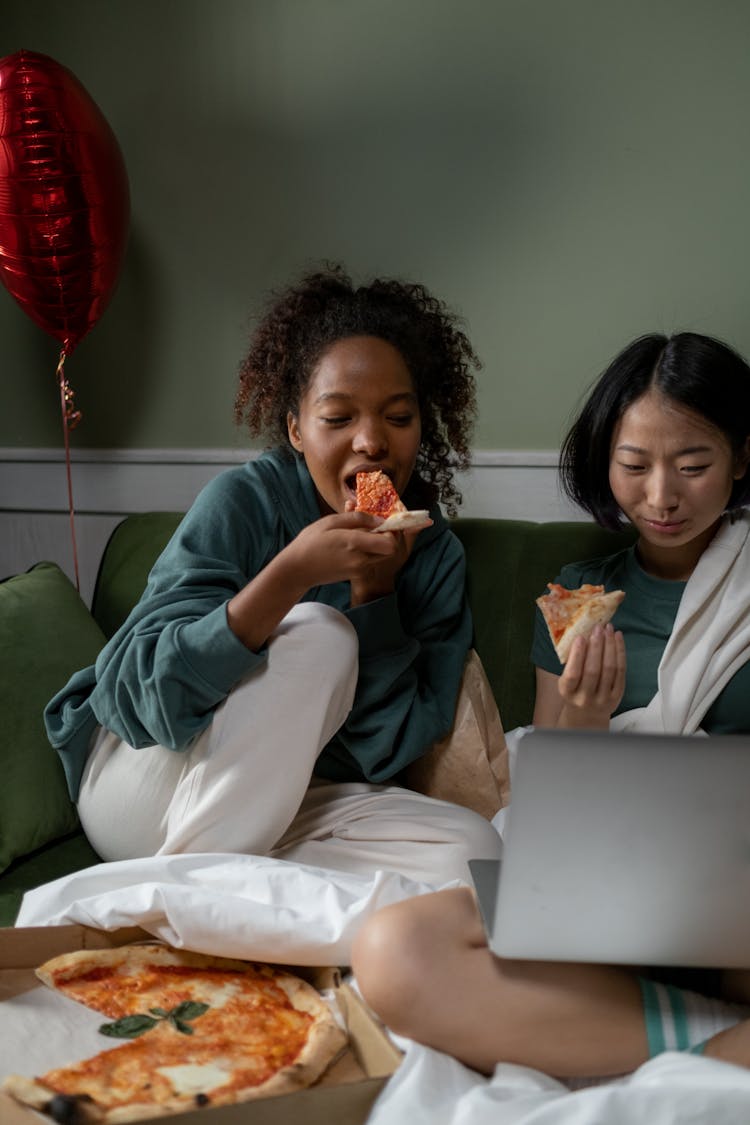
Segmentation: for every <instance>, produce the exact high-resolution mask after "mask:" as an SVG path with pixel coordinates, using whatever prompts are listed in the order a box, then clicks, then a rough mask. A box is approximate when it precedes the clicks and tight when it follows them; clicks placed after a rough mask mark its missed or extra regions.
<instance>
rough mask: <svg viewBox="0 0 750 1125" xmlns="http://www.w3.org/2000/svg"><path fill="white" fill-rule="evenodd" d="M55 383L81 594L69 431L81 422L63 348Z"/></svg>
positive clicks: (76, 567) (75, 562) (78, 587)
mask: <svg viewBox="0 0 750 1125" xmlns="http://www.w3.org/2000/svg"><path fill="white" fill-rule="evenodd" d="M56 376H57V381H58V383H59V384H60V409H61V411H62V426H63V438H64V441H65V472H66V475H67V478H68V511H69V513H70V538H71V540H72V543H73V569H74V571H75V576H76V590H77V591H78V593H79V594H80V592H81V580H80V577H79V574H78V547H77V544H76V525H75V514H74V511H75V510H74V507H73V480H72V476H71V472H70V440H69V433H70V430H74V429H75V428H76V426H77V425H78V423H79V422H80V421H81V417H82V415H81V412H80V410H76V408H75V399H74V396H73V388H72V387H71V386H70V384H69V383H68V380H67V379H66V378H65V348H63V350H62V351H61V352H60V360H59V363H58V364H57V372H56Z"/></svg>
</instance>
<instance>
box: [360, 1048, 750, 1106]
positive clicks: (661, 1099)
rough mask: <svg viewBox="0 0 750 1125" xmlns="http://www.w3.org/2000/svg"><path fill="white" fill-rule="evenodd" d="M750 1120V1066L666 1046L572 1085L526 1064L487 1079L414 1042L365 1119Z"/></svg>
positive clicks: (501, 1066)
mask: <svg viewBox="0 0 750 1125" xmlns="http://www.w3.org/2000/svg"><path fill="white" fill-rule="evenodd" d="M746 1121H750V1070H745V1069H744V1068H743V1067H738V1066H731V1065H730V1064H728V1063H723V1062H718V1061H717V1060H715V1059H707V1058H703V1057H700V1056H698V1055H690V1054H682V1053H677V1052H672V1051H670V1052H667V1053H665V1054H663V1055H658V1056H657V1057H656V1058H654V1059H651V1060H650V1061H649V1062H647V1063H645V1064H644V1065H643V1066H641V1067H639V1069H638V1070H636V1071H635V1072H634V1073H633V1074H631V1075H629V1076H628V1077H627V1078H623V1079H618V1080H617V1081H613V1082H608V1083H606V1084H604V1085H599V1086H590V1087H587V1088H586V1089H583V1090H575V1091H571V1090H569V1089H568V1087H567V1086H565V1085H563V1084H562V1083H561V1082H557V1081H556V1080H555V1079H554V1078H550V1077H548V1076H547V1075H545V1074H542V1073H541V1072H540V1071H538V1070H531V1069H529V1068H527V1067H523V1066H513V1065H511V1064H510V1063H500V1064H498V1066H497V1067H496V1068H495V1073H494V1075H493V1076H492V1077H491V1078H484V1077H482V1075H480V1074H477V1073H476V1071H473V1070H469V1069H468V1068H467V1067H465V1066H462V1064H461V1063H459V1062H457V1061H456V1060H455V1059H453V1058H451V1057H450V1056H448V1055H443V1054H441V1053H440V1052H439V1051H433V1050H430V1048H428V1047H421V1046H419V1045H418V1044H415V1043H411V1044H409V1045H408V1046H407V1049H406V1055H405V1057H404V1060H403V1062H402V1063H401V1066H400V1067H399V1069H398V1070H397V1071H396V1073H395V1074H394V1075H393V1077H392V1078H391V1079H390V1080H389V1081H388V1083H387V1084H386V1086H385V1087H384V1088H383V1090H382V1092H381V1093H380V1095H379V1097H378V1099H377V1101H376V1102H375V1105H374V1106H373V1108H372V1111H371V1113H370V1116H369V1117H368V1125H740V1123H741V1122H746Z"/></svg>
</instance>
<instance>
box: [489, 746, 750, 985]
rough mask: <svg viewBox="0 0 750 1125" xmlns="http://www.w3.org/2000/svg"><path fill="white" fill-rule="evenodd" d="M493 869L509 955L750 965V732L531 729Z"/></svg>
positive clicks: (495, 942)
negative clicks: (705, 734) (696, 734)
mask: <svg viewBox="0 0 750 1125" xmlns="http://www.w3.org/2000/svg"><path fill="white" fill-rule="evenodd" d="M481 866H482V865H480V867H481ZM480 878H484V879H485V880H487V879H488V878H490V879H491V881H492V882H494V889H495V891H496V902H495V904H494V907H493V905H492V903H491V901H489V900H488V899H487V897H486V893H489V892H486V893H485V897H484V900H483V910H484V911H486V914H485V917H486V919H487V920H488V922H489V920H490V919H491V922H489V924H488V927H487V928H488V935H489V940H490V945H491V947H492V949H493V950H494V951H495V952H496V953H498V954H499V955H501V956H504V957H524V958H531V959H542V960H563V961H591V962H605V963H606V962H609V963H616V964H646V965H692V966H711V967H715V968H722V967H734V968H747V967H750V737H744V736H734V735H731V736H730V735H724V736H718V737H712V738H702V737H694V736H679V735H645V734H632V733H613V732H609V731H602V732H597V731H563V730H533V729H530V730H529V731H527V732H526V733H524V734H523V735H522V737H521V738H520V740H519V746H518V755H517V760H516V764H515V769H514V774H513V796H512V801H511V805H510V808H509V810H508V815H507V819H506V827H505V832H504V851H503V861H502V865H501V867H500V873H499V876H498V873H497V872H490V871H489V870H488V868H487V866H486V865H484V869H483V874H482V876H480Z"/></svg>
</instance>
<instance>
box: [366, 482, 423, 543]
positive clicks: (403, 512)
mask: <svg viewBox="0 0 750 1125" xmlns="http://www.w3.org/2000/svg"><path fill="white" fill-rule="evenodd" d="M354 510H355V512H369V514H370V515H373V516H382V517H383V521H384V522H383V523H381V524H378V526H377V527H376V528H373V530H374V531H406V530H407V529H409V528H412V529H415V528H420V527H429V526H430V525H431V523H432V520H431V519H430V513H429V512H428V511H426V510H424V509H415V510H413V511H409V510H408V509H407V507H406V505H405V504H404V502H403V500H402V499H401V497H400V496H399V494H398V492H396V489H395V488H394V487H393V483H392V482H391V480H390V478H389V477H388V476H387V475H386V474H385V473H384V472H383V471H382V470H381V469H374V470H373V471H372V472H369V473H366V472H361V473H357V506H356V508H355V509H354Z"/></svg>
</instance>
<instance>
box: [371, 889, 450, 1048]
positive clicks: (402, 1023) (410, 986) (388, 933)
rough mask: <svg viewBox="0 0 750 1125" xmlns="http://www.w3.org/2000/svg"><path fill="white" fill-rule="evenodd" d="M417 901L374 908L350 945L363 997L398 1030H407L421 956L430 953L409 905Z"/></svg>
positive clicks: (418, 917) (421, 924)
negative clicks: (375, 910) (407, 1018)
mask: <svg viewBox="0 0 750 1125" xmlns="http://www.w3.org/2000/svg"><path fill="white" fill-rule="evenodd" d="M438 893H439V892H438ZM427 897H433V896H431V895H430V896H427ZM416 901H417V900H415V899H407V900H406V901H405V902H399V903H395V904H393V905H391V906H386V907H383V909H381V910H378V911H377V912H376V913H375V914H373V915H371V916H370V917H369V918H367V919H366V920H365V921H364V922H363V924H362V926H361V927H360V929H359V930H358V932H357V934H356V936H355V938H354V942H353V944H352V957H351V961H352V971H353V973H354V976H355V979H356V981H357V984H358V986H359V989H360V991H361V993H362V996H363V997H364V999H365V1001H366V1003H367V1004H369V1006H370V1007H371V1008H372V1010H373V1011H374V1012H375V1013H376V1014H377V1015H378V1016H379V1017H380V1019H381V1020H382V1021H383V1022H384V1023H385V1024H386V1025H387V1026H388V1027H389V1028H391V1029H392V1030H393V1031H395V1032H397V1033H398V1032H403V1033H406V1032H408V1030H409V1029H408V1027H407V1024H406V1014H407V1013H408V1012H409V1010H410V1009H411V1008H412V1007H413V1004H414V1001H415V998H416V994H417V993H418V991H419V987H420V975H421V972H422V971H423V969H424V964H425V961H424V957H423V955H424V954H426V953H427V952H428V951H429V935H428V934H427V933H426V932H425V926H424V920H423V918H422V916H421V915H420V912H419V911H415V910H414V909H413V906H414V903H415V902H416Z"/></svg>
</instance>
